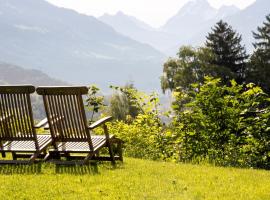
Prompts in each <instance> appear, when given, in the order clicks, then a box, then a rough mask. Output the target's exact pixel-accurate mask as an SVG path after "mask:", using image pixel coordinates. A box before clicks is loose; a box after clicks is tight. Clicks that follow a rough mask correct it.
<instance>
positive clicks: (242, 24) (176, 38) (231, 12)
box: [101, 0, 270, 56]
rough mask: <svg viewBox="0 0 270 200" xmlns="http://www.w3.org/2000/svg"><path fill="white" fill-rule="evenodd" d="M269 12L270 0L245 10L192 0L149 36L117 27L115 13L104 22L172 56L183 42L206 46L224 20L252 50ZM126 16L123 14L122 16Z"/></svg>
mask: <svg viewBox="0 0 270 200" xmlns="http://www.w3.org/2000/svg"><path fill="white" fill-rule="evenodd" d="M269 13H270V1H269V0H256V1H255V2H254V3H253V4H251V5H250V6H248V7H247V8H245V9H243V10H240V9H239V8H237V7H235V6H222V7H221V8H219V9H215V8H213V7H212V6H211V5H210V4H209V3H208V1H207V0H191V1H189V2H187V3H186V4H185V5H184V6H183V7H182V8H180V10H179V11H178V12H177V13H176V14H175V15H174V16H173V17H171V18H170V19H169V20H168V21H167V22H166V23H165V24H164V25H163V26H162V27H160V28H159V29H155V30H154V31H152V32H151V37H149V36H148V35H150V34H149V33H148V32H147V31H144V32H143V30H142V29H140V30H139V31H137V32H136V31H134V30H136V29H132V27H131V24H129V27H130V28H129V29H130V30H131V29H132V30H133V32H132V33H130V32H129V31H128V30H124V29H123V28H122V27H120V26H118V27H117V26H115V22H114V21H113V19H112V18H114V16H111V19H110V20H109V19H106V20H103V21H104V22H106V23H107V24H109V25H111V26H112V27H114V28H115V30H116V31H119V32H120V33H122V34H126V35H129V36H130V37H131V38H133V39H135V40H138V41H142V42H144V43H147V44H150V45H153V44H155V48H157V49H159V50H161V51H163V52H164V53H165V54H167V55H170V56H172V55H175V53H176V52H177V50H178V48H179V47H180V46H181V45H193V46H199V45H203V44H204V42H205V36H206V35H207V33H208V32H210V31H211V27H213V26H214V25H215V24H216V22H218V21H219V20H221V19H222V20H224V21H226V22H228V23H229V24H230V25H232V26H233V29H235V30H236V31H237V32H239V33H240V34H242V35H243V44H245V45H246V46H247V49H248V51H249V52H250V51H252V42H253V37H252V31H255V30H256V28H257V26H259V25H261V24H262V22H263V21H264V19H265V16H266V15H267V14H269ZM125 17H126V16H123V18H125ZM101 20H102V19H101ZM110 21H111V22H110ZM118 25H119V24H118ZM123 26H124V24H123ZM158 34H162V37H157V36H156V35H158ZM149 38H150V39H149ZM167 38H169V39H167ZM164 41H166V42H164ZM153 46H154V45H153Z"/></svg>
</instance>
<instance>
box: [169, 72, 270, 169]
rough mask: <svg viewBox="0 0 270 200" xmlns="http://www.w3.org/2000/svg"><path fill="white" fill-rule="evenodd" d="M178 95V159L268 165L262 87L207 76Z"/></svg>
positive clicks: (269, 129) (268, 124)
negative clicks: (228, 82) (203, 80)
mask: <svg viewBox="0 0 270 200" xmlns="http://www.w3.org/2000/svg"><path fill="white" fill-rule="evenodd" d="M175 98H176V100H175V103H174V105H173V108H174V110H175V113H176V118H175V120H174V127H173V128H174V131H175V132H176V133H177V135H178V142H179V144H180V146H179V148H180V150H179V157H180V160H182V161H186V160H194V159H195V160H196V159H209V160H210V161H211V162H215V163H218V164H222V165H233V166H249V167H263V168H270V151H269V149H270V121H269V119H270V107H269V106H266V105H269V98H268V97H267V95H266V94H265V93H264V92H263V91H262V90H261V89H260V88H259V87H257V86H255V85H254V84H248V85H247V86H246V88H244V86H242V85H238V84H237V83H236V82H235V81H231V85H230V86H227V85H222V84H221V81H220V79H213V78H209V77H207V78H206V80H205V83H204V85H202V86H200V85H198V84H194V85H193V89H192V90H189V91H188V92H183V91H177V92H175ZM186 99H188V101H186Z"/></svg>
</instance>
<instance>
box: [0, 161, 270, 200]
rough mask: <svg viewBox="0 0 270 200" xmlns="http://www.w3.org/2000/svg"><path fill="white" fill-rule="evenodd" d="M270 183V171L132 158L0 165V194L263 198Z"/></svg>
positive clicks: (196, 199) (10, 196)
mask: <svg viewBox="0 0 270 200" xmlns="http://www.w3.org/2000/svg"><path fill="white" fill-rule="evenodd" d="M96 170H97V171H98V172H96ZM33 173H35V174H33ZM269 188H270V172H268V171H261V170H247V169H235V168H220V167H213V166H205V165H187V164H174V163H163V162H154V161H145V160H139V159H130V158H126V160H125V163H124V164H123V165H118V166H117V168H116V169H112V167H111V166H110V165H107V164H99V165H98V166H97V169H95V168H94V167H87V166H83V167H55V166H54V165H50V164H42V165H35V166H21V167H19V166H17V167H15V166H1V167H0V199H181V200H185V199H191V200H200V199H209V200H214V199H218V200H223V199H230V200H231V199H237V200H249V199H250V200H257V199H260V200H267V199H270V192H269Z"/></svg>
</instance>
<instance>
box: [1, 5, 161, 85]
mask: <svg viewBox="0 0 270 200" xmlns="http://www.w3.org/2000/svg"><path fill="white" fill-rule="evenodd" d="M0 15H1V17H0V31H1V34H0V42H1V46H0V60H2V61H5V62H8V63H14V64H17V65H20V66H27V67H29V68H34V69H39V70H41V71H43V72H45V73H47V74H48V75H50V76H52V77H54V78H58V79H61V80H64V81H68V82H70V83H74V84H87V85H88V84H93V83H96V84H98V85H100V86H101V87H103V88H108V86H109V85H110V84H125V83H126V82H127V81H134V82H135V85H137V86H138V87H139V88H141V89H149V88H159V76H160V74H161V71H162V62H163V59H164V56H163V54H162V53H160V52H159V51H157V50H155V49H154V48H153V47H151V46H150V45H146V44H143V43H140V42H137V41H135V40H132V39H130V38H129V37H126V36H123V35H121V34H119V33H117V32H116V31H115V30H114V29H113V28H111V27H110V26H108V25H106V24H104V23H102V22H100V21H99V20H97V19H96V18H94V17H91V16H87V15H82V14H79V13H77V12H75V11H72V10H68V9H64V8H59V7H56V6H53V5H51V4H49V3H48V2H46V1H45V0H24V1H18V0H1V1H0ZM142 71H143V72H144V73H141V72H142Z"/></svg>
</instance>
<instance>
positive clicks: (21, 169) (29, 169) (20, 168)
mask: <svg viewBox="0 0 270 200" xmlns="http://www.w3.org/2000/svg"><path fill="white" fill-rule="evenodd" d="M41 165H42V164H41V163H37V164H32V165H2V166H0V174H4V175H12V174H40V173H41Z"/></svg>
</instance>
